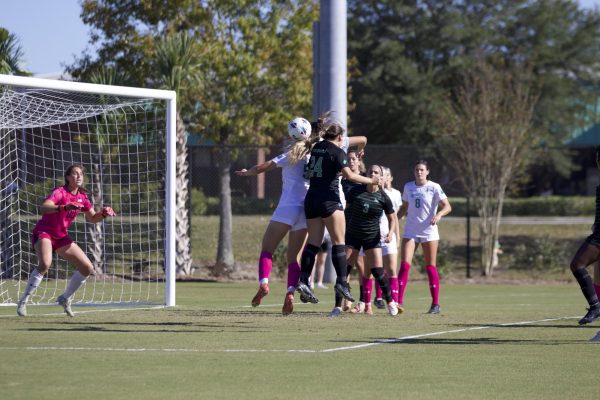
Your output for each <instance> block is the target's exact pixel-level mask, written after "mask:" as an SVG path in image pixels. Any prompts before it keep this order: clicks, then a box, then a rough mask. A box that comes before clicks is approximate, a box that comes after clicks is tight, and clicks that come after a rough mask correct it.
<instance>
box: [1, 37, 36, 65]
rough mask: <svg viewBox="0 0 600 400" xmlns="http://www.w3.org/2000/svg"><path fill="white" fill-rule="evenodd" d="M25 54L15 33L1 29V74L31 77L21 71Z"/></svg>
mask: <svg viewBox="0 0 600 400" xmlns="http://www.w3.org/2000/svg"><path fill="white" fill-rule="evenodd" d="M24 56H25V53H24V52H23V48H22V47H21V44H20V43H19V38H17V36H16V35H15V34H14V33H10V32H8V31H7V30H6V29H4V28H0V74H6V75H24V76H26V75H31V74H30V73H29V72H27V71H25V70H24V69H21V64H23V59H24Z"/></svg>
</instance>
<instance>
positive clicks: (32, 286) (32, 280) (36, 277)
mask: <svg viewBox="0 0 600 400" xmlns="http://www.w3.org/2000/svg"><path fill="white" fill-rule="evenodd" d="M43 279H44V275H42V274H40V273H39V271H38V270H37V268H36V269H34V270H33V271H31V274H30V275H29V279H28V280H27V287H25V290H24V291H23V295H22V296H21V299H20V301H27V300H28V299H29V296H31V295H32V294H33V293H34V292H35V290H36V289H37V288H38V287H39V286H40V283H42V280H43Z"/></svg>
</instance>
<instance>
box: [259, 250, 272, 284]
mask: <svg viewBox="0 0 600 400" xmlns="http://www.w3.org/2000/svg"><path fill="white" fill-rule="evenodd" d="M271 268H273V254H271V253H269V252H268V251H261V252H260V257H259V259H258V282H259V283H268V282H269V276H270V275H271Z"/></svg>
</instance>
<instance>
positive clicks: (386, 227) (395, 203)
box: [379, 188, 402, 238]
mask: <svg viewBox="0 0 600 400" xmlns="http://www.w3.org/2000/svg"><path fill="white" fill-rule="evenodd" d="M383 191H384V192H385V194H387V195H388V197H389V198H390V200H391V201H392V207H393V208H394V214H395V213H397V212H398V210H400V206H401V205H402V195H401V194H400V191H399V190H397V189H394V188H391V189H384V190H383ZM379 230H380V231H381V237H382V238H383V237H385V236H386V235H387V234H388V232H389V231H390V223H389V222H388V219H387V216H386V215H385V213H382V214H381V218H380V219H379Z"/></svg>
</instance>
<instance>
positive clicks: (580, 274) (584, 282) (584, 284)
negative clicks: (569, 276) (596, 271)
mask: <svg viewBox="0 0 600 400" xmlns="http://www.w3.org/2000/svg"><path fill="white" fill-rule="evenodd" d="M573 276H574V277H575V279H577V282H578V283H579V286H580V287H581V291H582V292H583V295H584V296H585V299H586V300H587V302H588V304H589V305H590V306H591V307H599V306H600V304H599V302H598V296H597V295H596V291H595V290H594V283H593V282H592V277H591V276H590V274H588V272H587V269H585V268H577V269H576V270H575V271H573Z"/></svg>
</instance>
